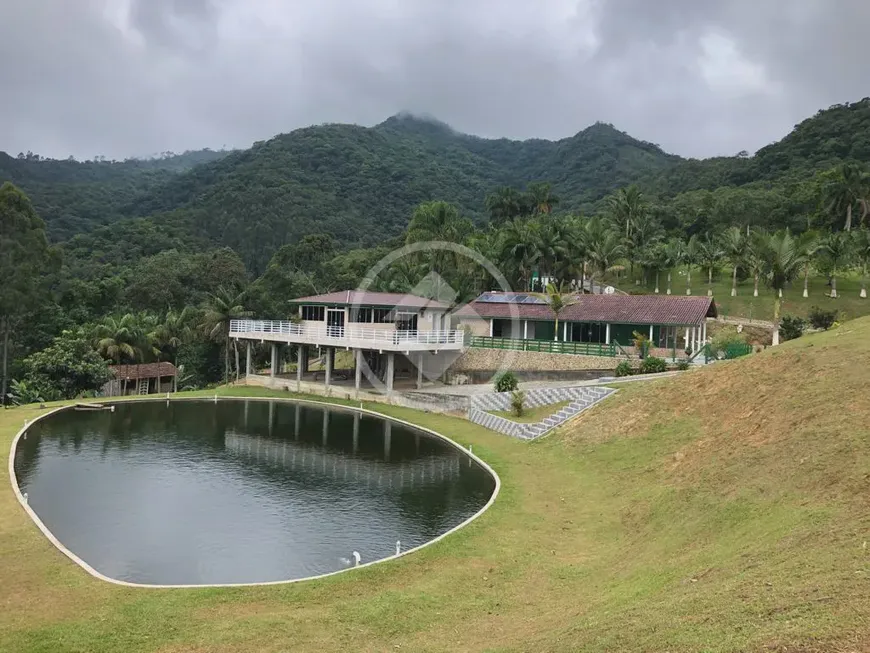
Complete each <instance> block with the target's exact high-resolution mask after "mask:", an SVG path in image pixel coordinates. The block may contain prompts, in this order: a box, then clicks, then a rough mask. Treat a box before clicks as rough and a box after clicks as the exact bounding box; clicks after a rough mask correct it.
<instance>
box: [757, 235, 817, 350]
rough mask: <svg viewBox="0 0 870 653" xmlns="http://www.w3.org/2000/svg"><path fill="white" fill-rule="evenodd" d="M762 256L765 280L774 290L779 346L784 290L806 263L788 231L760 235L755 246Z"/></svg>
mask: <svg viewBox="0 0 870 653" xmlns="http://www.w3.org/2000/svg"><path fill="white" fill-rule="evenodd" d="M754 246H755V247H756V248H757V249H758V251H759V253H760V256H761V261H762V266H763V268H762V269H763V270H764V275H765V279H766V280H767V283H768V285H769V286H770V287H771V288H772V289H773V291H774V293H773V327H774V331H773V344H774V345H778V344H779V319H780V312H781V309H782V290H783V288H785V286H786V284H788V283H789V282H790V281H791V280H792V279H794V277H795V275H797V274H798V272H799V270H800V269H801V266H802V265H803V262H804V256H805V255H804V253H803V252H801V251H800V250H799V249H798V247H797V243H796V242H795V239H794V238H793V237H792V235H791V234H790V233H789V232H788V230H783V231H777V232H776V233H773V234H769V235H768V234H759V235H758V236H757V242H756V243H755V245H754Z"/></svg>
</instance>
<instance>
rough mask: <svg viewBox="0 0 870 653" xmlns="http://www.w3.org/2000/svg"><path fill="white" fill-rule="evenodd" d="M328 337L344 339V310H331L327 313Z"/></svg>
mask: <svg viewBox="0 0 870 653" xmlns="http://www.w3.org/2000/svg"><path fill="white" fill-rule="evenodd" d="M326 335H327V336H329V337H330V338H344V309H343V308H338V309H336V308H330V309H329V310H328V311H326Z"/></svg>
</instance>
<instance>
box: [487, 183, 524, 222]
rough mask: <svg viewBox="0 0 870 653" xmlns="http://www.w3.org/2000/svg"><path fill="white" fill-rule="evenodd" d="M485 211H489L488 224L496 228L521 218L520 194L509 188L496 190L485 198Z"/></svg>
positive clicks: (521, 202)
mask: <svg viewBox="0 0 870 653" xmlns="http://www.w3.org/2000/svg"><path fill="white" fill-rule="evenodd" d="M486 210H487V211H489V220H490V222H491V223H492V224H493V225H496V226H499V225H502V224H504V223H506V222H510V221H511V220H513V219H514V218H519V217H522V214H523V196H522V193H520V192H519V191H518V190H517V189H516V188H512V187H511V186H502V187H500V188H496V189H495V190H494V191H493V192H492V193H490V194H489V195H487V196H486Z"/></svg>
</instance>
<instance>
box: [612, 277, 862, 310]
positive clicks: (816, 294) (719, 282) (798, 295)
mask: <svg viewBox="0 0 870 653" xmlns="http://www.w3.org/2000/svg"><path fill="white" fill-rule="evenodd" d="M648 281H649V283H648V284H647V285H646V286H636V285H635V284H634V282H633V281H626V280H625V279H624V278H623V279H620V280H619V281H618V282H616V285H617V287H619V288H620V289H621V290H624V291H626V292H631V291H632V290H640V289H643V291H644V292H649V293H652V292H653V290H655V279H654V278H651V279H649V280H648ZM827 284H828V279H827V277H819V276H810V281H809V297H807V298H806V299H804V297H803V292H804V279H803V276H801V277H800V278H798V279H795V281H794V282H792V283H791V285H790V286H789V287H788V288H786V289H785V291H784V292H783V297H782V299H783V303H782V312H783V314H784V315H789V314H790V315H799V316H801V317H806V315H807V314H808V313H809V311H810V309H811V308H812V307H813V306H818V307H819V308H823V309H825V310H833V309H836V310H838V311H839V312H840V319H842V320H846V319H853V318H856V317H862V316H864V315H870V299H861V297H860V292H861V279H860V277H858V276H856V275H846V276H838V277H837V294H838V295H839V296H838V297H837V298H836V299H832V298H830V297H828V296H827V295H828V294H830V292H831V289H830V287H829V286H828V285H827ZM753 286H754V282H753V280H752V279H751V278H750V279H747V280H745V281H743V282H739V283H738V285H737V297H732V296H731V271H730V270H727V269H724V268H723V269H722V270H721V271H720V272H719V274H718V275H716V276H714V278H713V285H712V288H713V297H714V298H715V300H716V305H717V306H718V307H719V313H720V315H728V316H729V317H743V318H753V319H756V320H768V321H769V320H772V319H773V291H772V290H771V289H770V288H768V287H767V286H765V285H764V281H763V280H762V281H759V283H758V297H753V296H752V290H753ZM666 288H667V272H663V273H662V275H661V277H660V283H659V290H660V291H661V293H662V294H664V292H665V289H666ZM691 289H692V294H693V295H706V294H707V272H706V271H705V270H701V269H700V268H698V269H693V270H692V287H691ZM671 291H672V293H673V294H674V295H685V294H686V268H685V267H682V268H680V269H679V270H674V271H673V273H672V285H671Z"/></svg>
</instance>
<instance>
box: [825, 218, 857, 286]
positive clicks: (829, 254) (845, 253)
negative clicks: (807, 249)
mask: <svg viewBox="0 0 870 653" xmlns="http://www.w3.org/2000/svg"><path fill="white" fill-rule="evenodd" d="M819 254H820V255H821V256H820V259H821V263H822V267H823V269H824V271H825V272H827V273H828V275H830V277H831V298H832V299H836V298H837V274H838V273H840V272H843V271H844V270H846V269H848V268H849V267H850V266H851V264H852V237H851V233H850V232H848V231H835V232H833V233H830V234H828V235H827V236H826V237H825V238H823V239H822V241H821V243H820V244H819Z"/></svg>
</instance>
